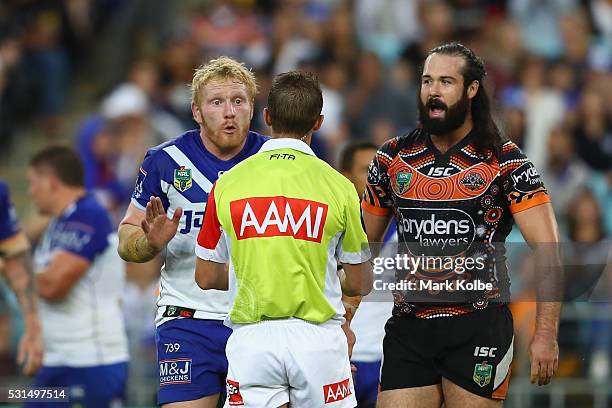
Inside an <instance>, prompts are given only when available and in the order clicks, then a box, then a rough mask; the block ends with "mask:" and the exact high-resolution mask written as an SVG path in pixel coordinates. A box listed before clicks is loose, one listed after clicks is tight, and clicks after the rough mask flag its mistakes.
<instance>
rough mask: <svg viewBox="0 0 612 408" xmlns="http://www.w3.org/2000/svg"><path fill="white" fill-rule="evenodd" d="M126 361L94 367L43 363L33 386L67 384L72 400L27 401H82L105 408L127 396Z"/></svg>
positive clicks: (43, 406) (44, 406) (43, 405)
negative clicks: (57, 365) (51, 365)
mask: <svg viewBox="0 0 612 408" xmlns="http://www.w3.org/2000/svg"><path fill="white" fill-rule="evenodd" d="M127 371H128V364H127V363H117V364H108V365H100V366H92V367H45V366H43V367H41V369H40V370H38V374H36V377H34V381H33V382H32V385H31V386H32V387H67V388H68V389H69V394H70V402H63V403H52V402H39V403H26V404H24V405H23V406H24V407H27V408H35V407H36V408H38V407H40V408H56V407H57V408H60V407H62V408H64V407H70V406H72V405H73V404H75V403H79V404H81V405H83V406H85V407H88V408H89V407H94V408H97V407H100V408H103V407H104V408H106V407H109V406H111V404H113V403H115V404H116V403H118V402H122V401H123V400H124V399H125V384H126V381H127Z"/></svg>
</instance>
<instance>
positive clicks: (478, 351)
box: [474, 346, 497, 357]
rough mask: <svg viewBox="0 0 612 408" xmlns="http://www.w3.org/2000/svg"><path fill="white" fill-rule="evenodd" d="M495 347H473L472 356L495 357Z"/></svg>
mask: <svg viewBox="0 0 612 408" xmlns="http://www.w3.org/2000/svg"><path fill="white" fill-rule="evenodd" d="M496 351H497V347H478V346H476V348H475V349H474V357H495V352H496Z"/></svg>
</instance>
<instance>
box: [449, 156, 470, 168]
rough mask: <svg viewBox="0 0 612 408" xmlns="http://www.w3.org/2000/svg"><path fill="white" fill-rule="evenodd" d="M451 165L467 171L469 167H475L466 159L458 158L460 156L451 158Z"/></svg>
mask: <svg viewBox="0 0 612 408" xmlns="http://www.w3.org/2000/svg"><path fill="white" fill-rule="evenodd" d="M450 163H451V164H454V165H456V166H457V167H459V168H460V169H462V170H465V169H467V168H468V167H470V166H472V165H473V163H471V162H469V161H467V160H466V159H464V158H463V157H461V156H458V155H453V156H451V158H450Z"/></svg>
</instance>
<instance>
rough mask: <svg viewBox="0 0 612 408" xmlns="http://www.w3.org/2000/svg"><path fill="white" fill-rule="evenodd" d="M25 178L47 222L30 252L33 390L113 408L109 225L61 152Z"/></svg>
mask: <svg viewBox="0 0 612 408" xmlns="http://www.w3.org/2000/svg"><path fill="white" fill-rule="evenodd" d="M28 179H29V182H30V195H31V197H32V199H33V202H34V204H35V206H36V207H37V208H38V210H39V211H40V212H41V213H43V214H45V215H50V216H51V217H52V218H51V222H50V224H49V226H48V227H47V229H46V231H45V233H44V235H43V237H42V238H41V240H40V241H39V243H38V246H37V248H36V251H35V253H34V263H35V268H36V284H37V288H38V294H39V296H40V304H39V305H40V315H41V323H42V329H43V330H42V331H43V340H44V350H45V354H44V358H43V367H42V368H41V369H40V371H39V372H38V374H37V376H36V378H35V379H34V382H33V384H32V386H34V387H69V389H70V403H81V404H83V405H84V406H86V407H108V406H111V405H114V404H119V403H121V401H122V399H123V396H124V392H125V383H126V378H127V361H128V351H127V338H126V334H125V328H124V324H123V318H122V313H121V302H122V295H123V289H124V285H125V267H124V266H125V264H124V263H123V262H122V261H121V259H119V256H118V255H117V252H116V249H115V248H116V246H117V241H118V240H117V236H116V233H115V231H114V227H113V224H112V222H111V219H110V217H109V215H108V212H107V210H106V209H104V208H103V207H102V206H101V205H100V204H99V203H98V202H97V201H96V199H95V198H94V197H93V196H92V195H91V194H89V193H87V192H86V191H85V188H84V175H83V166H82V164H81V161H80V160H79V158H78V156H77V155H76V154H75V153H74V152H73V151H72V150H70V149H68V148H65V147H49V148H47V149H45V150H43V151H41V152H40V153H38V154H36V155H35V156H34V158H33V159H32V160H31V162H30V168H29V169H28ZM43 406H46V404H43ZM66 406H68V403H66Z"/></svg>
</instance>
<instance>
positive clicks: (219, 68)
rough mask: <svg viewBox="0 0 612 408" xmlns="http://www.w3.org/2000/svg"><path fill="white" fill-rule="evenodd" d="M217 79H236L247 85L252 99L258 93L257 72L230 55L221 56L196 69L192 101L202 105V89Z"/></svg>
mask: <svg viewBox="0 0 612 408" xmlns="http://www.w3.org/2000/svg"><path fill="white" fill-rule="evenodd" d="M215 79H236V80H238V81H239V82H242V83H243V84H244V85H245V86H246V88H247V93H248V96H249V98H250V99H251V101H252V100H253V99H255V94H257V81H256V80H255V74H253V72H251V70H250V69H248V68H247V67H246V65H244V64H243V63H241V62H238V61H236V60H234V59H232V58H230V57H219V58H216V59H212V60H210V61H208V63H207V64H203V65H201V66H200V67H199V68H198V69H196V70H195V74H193V81H192V82H191V101H192V102H193V103H195V104H196V105H198V106H200V102H201V98H202V96H201V93H202V89H203V88H204V86H205V85H206V84H207V83H208V82H210V81H211V80H215Z"/></svg>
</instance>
